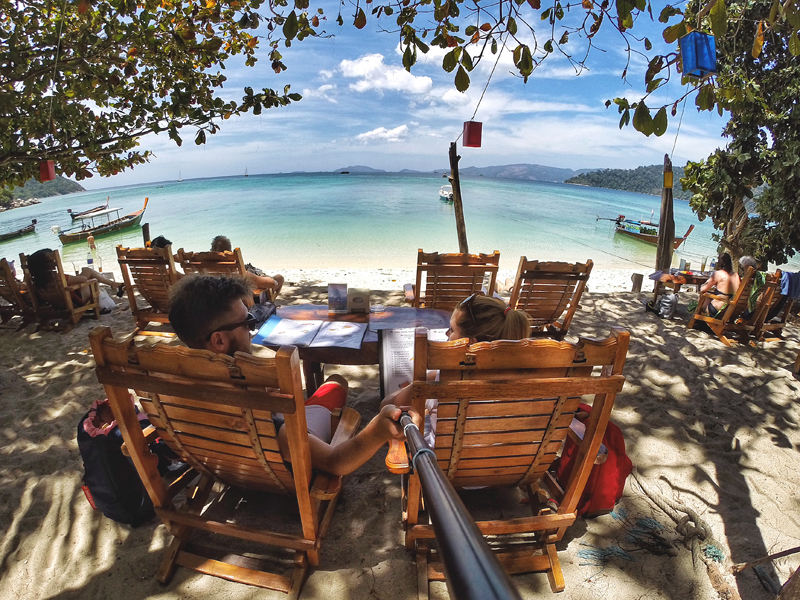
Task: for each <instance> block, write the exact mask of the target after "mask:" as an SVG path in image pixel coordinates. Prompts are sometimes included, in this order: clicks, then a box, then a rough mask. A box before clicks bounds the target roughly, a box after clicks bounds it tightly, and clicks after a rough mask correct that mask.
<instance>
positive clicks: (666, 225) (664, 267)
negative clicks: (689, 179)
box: [653, 154, 675, 302]
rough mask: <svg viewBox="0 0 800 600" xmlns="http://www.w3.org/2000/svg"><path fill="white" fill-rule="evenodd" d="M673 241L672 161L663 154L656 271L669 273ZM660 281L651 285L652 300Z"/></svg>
mask: <svg viewBox="0 0 800 600" xmlns="http://www.w3.org/2000/svg"><path fill="white" fill-rule="evenodd" d="M674 243H675V218H674V217H673V209H672V161H671V160H670V159H669V155H668V154H665V155H664V187H663V188H662V190H661V214H660V216H659V219H658V250H657V251H656V271H664V272H665V273H669V269H670V267H671V266H672V253H673V251H674V249H675V248H674ZM660 283H661V282H659V281H656V282H655V285H654V287H653V301H654V302H655V301H656V300H657V299H658V294H659V292H660V291H661V287H662V286H661V284H660Z"/></svg>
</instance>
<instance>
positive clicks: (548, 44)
mask: <svg viewBox="0 0 800 600" xmlns="http://www.w3.org/2000/svg"><path fill="white" fill-rule="evenodd" d="M544 51H545V52H548V53H549V52H552V51H553V40H547V41H546V42H545V43H544Z"/></svg>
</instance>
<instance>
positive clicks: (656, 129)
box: [653, 106, 667, 137]
mask: <svg viewBox="0 0 800 600" xmlns="http://www.w3.org/2000/svg"><path fill="white" fill-rule="evenodd" d="M666 131H667V109H666V108H664V107H663V106H662V107H661V109H660V110H659V111H658V112H657V113H656V117H655V119H653V133H655V134H656V136H657V137H661V136H662V135H664V134H665V133H666Z"/></svg>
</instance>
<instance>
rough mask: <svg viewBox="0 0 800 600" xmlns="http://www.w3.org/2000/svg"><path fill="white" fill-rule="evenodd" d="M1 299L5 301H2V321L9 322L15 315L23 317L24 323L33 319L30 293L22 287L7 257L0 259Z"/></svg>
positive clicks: (0, 312) (0, 309) (0, 319)
mask: <svg viewBox="0 0 800 600" xmlns="http://www.w3.org/2000/svg"><path fill="white" fill-rule="evenodd" d="M20 270H22V269H21V268H20ZM0 300H2V301H3V303H0V322H2V323H7V322H8V321H9V320H10V319H11V318H12V317H15V316H20V317H22V319H23V321H22V322H23V323H27V322H29V321H31V320H32V319H33V317H34V314H33V305H32V304H31V303H30V300H29V299H28V293H27V292H24V291H23V290H22V289H20V285H19V281H17V278H16V277H14V273H13V272H12V271H11V264H10V263H9V262H8V261H7V260H6V259H5V258H2V259H0Z"/></svg>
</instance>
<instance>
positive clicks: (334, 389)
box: [306, 381, 347, 411]
mask: <svg viewBox="0 0 800 600" xmlns="http://www.w3.org/2000/svg"><path fill="white" fill-rule="evenodd" d="M346 401H347V390H346V389H345V388H344V387H342V386H341V385H339V384H338V383H336V382H335V381H328V382H326V383H323V384H322V385H321V386H319V389H317V391H316V392H314V394H313V395H312V396H311V398H309V399H308V400H306V406H311V405H314V404H317V405H319V406H324V407H325V408H327V409H328V410H330V411H334V410H336V409H337V408H344V404H345V402H346Z"/></svg>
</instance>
